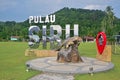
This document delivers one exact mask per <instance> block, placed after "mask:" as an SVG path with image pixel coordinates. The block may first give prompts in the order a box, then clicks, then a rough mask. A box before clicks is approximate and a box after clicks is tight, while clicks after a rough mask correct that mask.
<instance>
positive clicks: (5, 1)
mask: <svg viewBox="0 0 120 80" xmlns="http://www.w3.org/2000/svg"><path fill="white" fill-rule="evenodd" d="M16 5H17V2H16V1H14V0H11V1H10V0H1V1H0V11H4V10H7V9H9V8H11V7H15V6H16Z"/></svg>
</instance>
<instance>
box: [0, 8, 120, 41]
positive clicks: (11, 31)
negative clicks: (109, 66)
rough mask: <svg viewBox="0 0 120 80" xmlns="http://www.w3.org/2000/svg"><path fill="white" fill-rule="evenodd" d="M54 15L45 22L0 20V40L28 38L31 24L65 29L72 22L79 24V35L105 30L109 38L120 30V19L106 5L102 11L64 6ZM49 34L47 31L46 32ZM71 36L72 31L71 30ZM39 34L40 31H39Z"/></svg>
mask: <svg viewBox="0 0 120 80" xmlns="http://www.w3.org/2000/svg"><path fill="white" fill-rule="evenodd" d="M53 14H55V15H56V21H55V23H46V24H35V23H32V24H29V21H28V19H27V20H25V21H24V22H15V21H6V22H2V21H0V41H8V40H10V37H11V36H20V40H23V39H24V40H27V39H28V28H29V27H30V26H31V25H38V26H39V27H40V28H41V27H42V25H47V28H48V29H49V26H50V25H51V24H52V25H60V26H61V27H62V28H63V29H65V25H66V24H70V25H71V28H73V25H74V24H78V25H79V36H81V37H84V36H93V37H96V35H97V33H98V32H99V31H105V32H106V34H107V36H108V37H109V38H111V37H113V35H116V34H118V33H119V32H120V19H119V18H117V17H115V16H114V13H113V9H112V7H111V6H108V7H107V8H106V9H105V10H104V11H101V10H87V9H76V8H68V7H65V8H63V9H60V10H59V11H56V12H54V13H53ZM64 33H65V31H63V34H62V37H61V38H65V34H64ZM47 35H49V31H48V32H47ZM70 35H71V36H72V35H73V31H71V34H70ZM39 36H42V35H41V32H40V33H39Z"/></svg>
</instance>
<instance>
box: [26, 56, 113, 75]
mask: <svg viewBox="0 0 120 80" xmlns="http://www.w3.org/2000/svg"><path fill="white" fill-rule="evenodd" d="M82 59H83V61H84V62H83V63H58V62H57V61H56V57H45V58H37V59H33V60H30V61H28V62H26V64H29V65H30V68H32V69H34V70H39V71H43V72H50V73H65V74H85V73H95V72H101V71H107V70H110V69H112V68H113V67H114V64H113V63H111V62H103V61H99V60H97V59H95V58H89V57H82Z"/></svg>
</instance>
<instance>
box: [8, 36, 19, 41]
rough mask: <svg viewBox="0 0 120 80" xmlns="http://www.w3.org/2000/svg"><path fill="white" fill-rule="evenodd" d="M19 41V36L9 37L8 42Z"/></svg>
mask: <svg viewBox="0 0 120 80" xmlns="http://www.w3.org/2000/svg"><path fill="white" fill-rule="evenodd" d="M19 39H20V36H11V37H10V40H11V41H18V40H19Z"/></svg>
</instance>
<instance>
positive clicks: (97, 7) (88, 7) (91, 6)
mask: <svg viewBox="0 0 120 80" xmlns="http://www.w3.org/2000/svg"><path fill="white" fill-rule="evenodd" d="M105 8H106V6H105V5H87V6H85V7H84V9H90V10H97V9H98V10H104V9H105Z"/></svg>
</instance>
